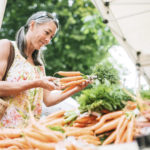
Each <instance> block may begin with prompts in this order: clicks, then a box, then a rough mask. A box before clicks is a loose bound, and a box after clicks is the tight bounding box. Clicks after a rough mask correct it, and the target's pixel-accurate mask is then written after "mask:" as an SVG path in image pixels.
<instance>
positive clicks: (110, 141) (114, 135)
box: [102, 131, 117, 145]
mask: <svg viewBox="0 0 150 150" xmlns="http://www.w3.org/2000/svg"><path fill="white" fill-rule="evenodd" d="M116 134H117V132H116V131H114V132H113V133H112V134H111V135H109V137H107V139H106V140H105V141H104V142H103V144H102V145H107V144H111V143H112V142H113V141H114V140H115V138H116Z"/></svg>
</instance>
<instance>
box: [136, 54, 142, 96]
mask: <svg viewBox="0 0 150 150" xmlns="http://www.w3.org/2000/svg"><path fill="white" fill-rule="evenodd" d="M140 55H141V52H140V51H138V52H137V62H136V67H137V79H138V86H137V91H136V96H137V97H138V98H140V91H141V64H140Z"/></svg>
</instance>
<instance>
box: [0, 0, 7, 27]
mask: <svg viewBox="0 0 150 150" xmlns="http://www.w3.org/2000/svg"><path fill="white" fill-rule="evenodd" d="M6 3H7V0H0V28H1V25H2V21H3V16H4V12H5V8H6Z"/></svg>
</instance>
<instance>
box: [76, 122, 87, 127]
mask: <svg viewBox="0 0 150 150" xmlns="http://www.w3.org/2000/svg"><path fill="white" fill-rule="evenodd" d="M85 126H86V124H83V123H77V122H75V123H73V127H79V128H83V127H85Z"/></svg>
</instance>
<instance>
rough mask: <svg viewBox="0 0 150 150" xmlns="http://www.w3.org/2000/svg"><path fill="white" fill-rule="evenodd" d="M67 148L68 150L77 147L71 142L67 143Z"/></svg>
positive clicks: (73, 149)
mask: <svg viewBox="0 0 150 150" xmlns="http://www.w3.org/2000/svg"><path fill="white" fill-rule="evenodd" d="M65 148H66V150H76V147H75V146H74V145H73V144H72V143H70V142H67V143H65Z"/></svg>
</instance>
